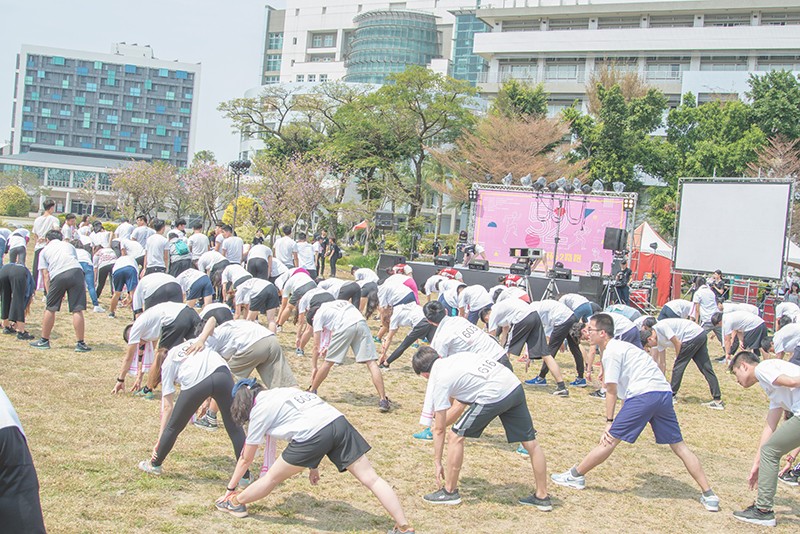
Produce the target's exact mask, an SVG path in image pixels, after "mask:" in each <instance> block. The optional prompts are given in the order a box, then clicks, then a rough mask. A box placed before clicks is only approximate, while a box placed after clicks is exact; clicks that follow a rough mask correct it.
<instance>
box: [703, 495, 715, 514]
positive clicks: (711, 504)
mask: <svg viewBox="0 0 800 534" xmlns="http://www.w3.org/2000/svg"><path fill="white" fill-rule="evenodd" d="M700 503H701V504H702V505H703V506H705V507H706V510H708V511H709V512H719V497H717V496H716V495H710V496H708V497H706V496H705V495H703V494H702V493H701V494H700Z"/></svg>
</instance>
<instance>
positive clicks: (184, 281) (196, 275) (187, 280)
mask: <svg viewBox="0 0 800 534" xmlns="http://www.w3.org/2000/svg"><path fill="white" fill-rule="evenodd" d="M203 276H206V273H203V272H200V271H198V270H197V269H186V270H185V271H183V272H182V273H181V274H179V275H178V276H177V277H176V279H177V280H178V283H179V284H180V285H181V287H182V288H183V292H184V293H186V294H188V293H189V289H191V287H192V284H194V283H195V282H197V281H198V280H200V278H202V277H203Z"/></svg>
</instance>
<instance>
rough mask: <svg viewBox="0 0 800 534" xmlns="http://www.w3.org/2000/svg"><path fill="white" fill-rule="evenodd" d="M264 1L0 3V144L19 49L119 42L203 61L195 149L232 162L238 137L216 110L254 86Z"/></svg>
mask: <svg viewBox="0 0 800 534" xmlns="http://www.w3.org/2000/svg"><path fill="white" fill-rule="evenodd" d="M265 4H266V2H264V1H257V0H216V1H215V0H136V1H135V2H130V1H120V0H0V13H2V21H3V24H2V30H0V144H5V143H4V141H7V140H8V139H9V137H10V134H11V104H12V98H13V91H14V67H15V61H16V55H17V54H18V53H19V50H20V46H21V45H22V44H31V45H40V46H53V47H59V48H69V49H76V50H90V51H94V52H102V53H109V52H110V50H111V44H112V43H115V42H122V41H124V42H127V43H138V44H140V45H145V44H149V45H150V46H151V47H152V48H153V50H154V52H155V55H156V57H158V58H159V59H167V60H173V59H178V60H180V61H186V62H190V63H197V62H199V63H202V73H201V80H200V91H199V95H200V104H199V106H200V111H199V115H198V117H196V120H197V123H196V124H197V135H196V140H195V150H202V149H209V150H212V151H213V152H214V153H215V154H216V155H217V158H218V159H219V160H220V161H222V162H226V161H229V160H232V159H235V158H236V157H237V154H238V139H237V137H236V136H235V135H234V134H233V133H232V132H231V129H230V125H229V124H228V122H227V121H226V120H225V119H223V118H222V116H221V115H220V113H219V112H218V111H217V109H216V108H217V104H218V103H219V102H221V101H223V100H229V99H231V98H236V97H239V96H242V95H243V93H244V91H245V90H247V89H249V88H251V87H254V86H256V85H258V84H259V83H260V76H259V70H260V68H261V52H262V46H263V41H262V36H263V33H264V27H263V26H264V6H265ZM272 4H273V5H276V4H279V3H278V2H272ZM280 4H283V1H282V0H281V2H280Z"/></svg>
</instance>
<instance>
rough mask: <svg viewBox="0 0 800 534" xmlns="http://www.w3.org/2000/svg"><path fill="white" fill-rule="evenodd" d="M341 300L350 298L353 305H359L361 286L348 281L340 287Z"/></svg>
mask: <svg viewBox="0 0 800 534" xmlns="http://www.w3.org/2000/svg"><path fill="white" fill-rule="evenodd" d="M338 298H339V300H349V301H350V303H351V304H353V306H355V307H356V308H358V307H359V304H360V303H361V286H359V285H358V284H356V283H355V282H347V283H346V284H344V285H343V286H342V287H341V289H339V297H338Z"/></svg>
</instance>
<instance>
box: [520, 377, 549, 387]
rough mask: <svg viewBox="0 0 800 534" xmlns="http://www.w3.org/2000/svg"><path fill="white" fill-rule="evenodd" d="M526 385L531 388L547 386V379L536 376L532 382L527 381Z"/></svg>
mask: <svg viewBox="0 0 800 534" xmlns="http://www.w3.org/2000/svg"><path fill="white" fill-rule="evenodd" d="M525 383H526V384H528V385H529V386H546V385H547V379H546V378H541V377H538V376H535V377H533V378H531V379H530V380H526V381H525Z"/></svg>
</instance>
